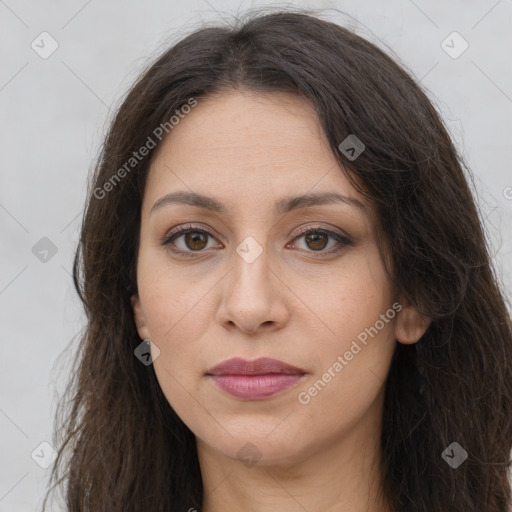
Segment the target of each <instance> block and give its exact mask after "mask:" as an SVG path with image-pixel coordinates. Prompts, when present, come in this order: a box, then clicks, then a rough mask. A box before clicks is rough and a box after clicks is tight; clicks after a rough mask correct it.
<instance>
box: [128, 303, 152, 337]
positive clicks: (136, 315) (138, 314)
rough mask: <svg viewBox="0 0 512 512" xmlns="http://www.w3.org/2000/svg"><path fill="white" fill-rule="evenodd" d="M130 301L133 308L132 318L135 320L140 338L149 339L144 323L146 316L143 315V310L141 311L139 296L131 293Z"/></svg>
mask: <svg viewBox="0 0 512 512" xmlns="http://www.w3.org/2000/svg"><path fill="white" fill-rule="evenodd" d="M131 302H132V310H133V320H134V322H135V326H136V327H137V332H138V333H139V336H140V338H141V339H143V340H147V339H150V337H149V329H148V327H147V325H146V316H145V315H144V311H142V306H141V304H140V299H139V296H138V295H137V294H134V295H132V296H131Z"/></svg>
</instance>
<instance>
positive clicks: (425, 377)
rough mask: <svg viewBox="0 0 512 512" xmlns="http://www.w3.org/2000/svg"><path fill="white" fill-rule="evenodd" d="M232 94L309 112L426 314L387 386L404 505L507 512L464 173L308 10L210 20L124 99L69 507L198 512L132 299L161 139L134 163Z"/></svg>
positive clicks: (86, 226)
mask: <svg viewBox="0 0 512 512" xmlns="http://www.w3.org/2000/svg"><path fill="white" fill-rule="evenodd" d="M233 89H245V90H250V91H254V92H260V93H267V92H273V91H284V92H288V93H290V94H298V95H301V96H302V97H304V98H307V99H308V100H309V101H310V102H311V103H312V104H313V105H314V107H315V110H316V112H317V113H318V116H319V119H320V122H321V124H322V127H323V130H324V131H325V134H326V136H327V139H328V141H329V143H330V146H331V149H332V151H333V153H334V154H335V155H336V158H337V159H338V161H339V163H340V172H344V173H345V174H346V175H347V177H348V179H350V180H351V183H352V184H353V185H354V186H355V187H356V189H357V190H358V191H360V192H361V193H362V194H364V195H365V196H366V197H367V198H368V200H369V201H371V202H372V204H374V205H375V207H376V209H377V212H378V223H379V225H378V230H379V233H380V237H381V240H382V241H384V242H385V243H386V244H387V245H388V246H389V248H390V261H391V266H392V283H393V286H394V290H395V293H396V294H397V296H399V297H403V298H404V300H406V301H407V302H408V303H410V304H412V305H414V306H415V307H416V309H417V310H418V311H419V312H420V313H422V314H424V315H426V316H428V317H430V318H432V323H431V325H430V327H429V328H428V330H427V331H426V333H425V334H424V336H423V337H422V338H421V339H420V341H419V342H418V343H415V344H412V345H404V344H401V343H398V342H397V343H396V349H395V352H394V356H393V360H392V363H391V367H390V371H389V374H388V378H387V381H386V383H385V404H384V413H383V414H384V417H383V428H382V434H381V449H382V467H381V470H382V474H383V476H384V489H383V490H382V492H383V493H385V496H386V497H387V500H389V503H390V504H391V506H392V507H393V510H394V511H397V512H447V511H452V510H458V511H464V512H505V511H509V510H510V507H511V488H510V481H509V475H508V470H509V468H510V465H511V459H510V455H511V449H512V322H511V319H510V313H509V311H508V309H507V304H506V302H505V298H504V293H503V292H502V291H500V288H501V287H502V285H501V283H500V282H499V280H498V278H497V276H496V271H495V270H494V269H493V266H492V262H491V258H490V254H489V249H488V245H489V244H488V241H487V238H486V235H485V233H484V231H483V227H482V226H483V221H482V220H481V218H480V214H479V211H478V209H477V207H476V205H475V199H474V197H473V193H472V191H471V188H470V185H469V182H470V180H472V178H471V174H470V172H469V170H468V168H467V167H468V166H467V165H466V164H465V163H464V161H463V158H462V157H461V156H460V154H459V153H458V151H457V150H456V148H455V147H454V145H453V143H452V141H451V139H450V136H449V134H448V131H447V129H446V127H445V125H444V123H443V121H442V119H441V118H440V115H439V114H438V112H437V111H436V109H435V108H434V106H433V104H432V103H431V101H430V100H429V99H428V97H427V94H426V93H425V91H424V90H423V89H422V87H421V85H420V84H419V83H418V82H417V81H415V80H414V79H413V78H412V76H411V73H410V72H408V71H406V68H405V66H404V65H403V64H399V61H398V59H396V58H392V57H390V56H388V54H387V53H385V52H384V51H383V50H381V49H379V48H378V47H377V46H376V45H374V44H373V43H370V42H369V41H368V40H366V39H365V38H363V37H360V36H358V35H356V34H355V32H354V31H352V30H351V29H348V28H344V27H342V26H339V25H338V24H336V23H333V22H329V21H326V20H324V19H322V18H321V17H319V16H315V15H312V14H311V11H305V10H299V11H297V10H293V11H291V10H284V11H282V10H281V11H278V12H273V13H264V12H256V14H254V12H252V13H251V14H250V15H249V16H247V14H246V15H245V17H244V16H241V17H240V16H239V17H238V18H237V19H236V20H235V22H234V23H233V24H232V25H230V26H227V25H226V26H203V27H201V28H200V29H198V30H196V31H194V32H193V33H191V34H190V35H187V36H186V37H184V38H183V39H181V40H180V41H179V42H177V43H176V44H174V45H173V46H172V47H171V48H167V49H166V50H165V52H164V53H162V54H161V55H160V56H159V57H158V58H157V59H156V61H154V62H153V63H152V64H150V65H148V66H147V68H146V70H145V71H144V72H143V73H142V75H141V76H140V77H139V78H138V79H137V81H136V83H135V85H133V87H132V88H131V89H130V90H129V92H128V94H127V95H126V97H125V98H124V100H123V102H122V104H121V106H120V107H119V108H118V110H117V112H116V114H115V116H114V118H113V120H112V123H111V125H110V129H109V132H108V135H107V136H106V139H105V141H104V144H103V146H102V149H101V153H100V155H99V158H98V162H97V164H96V167H95V171H94V174H93V176H91V181H90V182H89V189H88V198H87V203H86V208H85V212H84V217H83V222H82V228H81V235H80V241H79V245H78V247H77V251H76V255H75V261H74V269H73V278H74V284H75V287H76V290H77V292H78V294H79V296H80V298H81V301H82V302H83V306H84V308H85V312H86V315H87V324H86V327H85V329H84V332H83V335H82V336H81V338H80V344H79V347H78V349H77V351H76V357H75V359H74V368H73V373H72V377H71V379H70V382H69V387H68V389H67V391H66V394H65V396H64V397H62V399H61V402H60V403H59V407H58V409H57V413H56V421H57V420H58V421H60V423H59V424H58V428H57V429H56V431H55V433H54V443H55V445H56V446H57V447H58V457H57V459H56V463H55V465H54V468H53V470H52V474H51V481H50V484H51V483H52V482H53V480H55V484H54V485H53V486H52V489H53V488H55V487H57V486H59V488H60V487H62V486H63V484H64V483H65V494H64V495H65V502H66V506H67V510H68V511H69V512H82V511H84V512H85V511H91V512H99V511H108V512H121V511H122V512H126V511H130V512H147V511H149V510H151V511H152V512H168V511H171V510H172V511H178V510H188V509H190V508H191V507H194V508H195V509H197V510H199V511H200V510H201V504H202V500H203V485H202V481H201V473H200V467H199V463H198V459H197V450H196V444H195V437H194V435H193V433H192V432H191V431H190V430H189V429H188V427H187V426H186V425H185V424H184V423H183V422H182V421H181V419H180V418H179V417H178V416H177V414H176V413H175V412H174V410H173V409H172V407H171V406H170V405H169V403H168V402H167V400H166V398H165V396H164V394H163V393H162V391H161V389H160V386H159V384H158V382H157V379H156V375H155V372H154V369H153V366H152V365H149V366H145V365H143V364H141V362H140V361H139V360H138V359H137V358H136V357H135V356H134V349H135V348H136V347H137V346H138V345H139V344H140V343H141V340H140V338H139V336H138V334H137V330H136V327H135V324H134V320H133V314H132V306H131V302H130V297H131V295H132V294H134V293H136V291H137V283H136V258H137V252H138V236H139V229H140V210H141V203H142V197H143V194H144V186H145V182H146V177H147V174H148V169H149V167H150V164H151V161H152V156H153V155H154V152H155V149H150V150H149V153H148V155H147V156H146V157H145V158H141V159H140V161H137V162H136V165H133V166H132V167H133V168H132V167H130V168H129V169H128V168H127V167H126V162H128V161H130V158H133V153H134V151H137V150H138V149H139V148H141V147H142V146H144V145H145V144H146V143H147V141H148V137H151V136H152V134H154V131H155V129H156V128H157V127H159V126H160V125H161V124H162V123H165V122H167V121H168V120H169V118H170V116H172V115H173V113H175V111H176V110H178V109H180V108H181V107H183V105H185V104H186V103H187V102H189V101H190V99H191V98H195V99H196V100H197V101H198V102H200V101H201V98H204V97H206V96H208V95H209V94H212V93H216V92H226V93H229V91H230V90H233ZM351 134H355V135H356V136H357V138H359V139H360V140H361V141H362V142H363V143H364V145H365V147H366V149H365V150H364V152H363V153H362V154H361V155H360V156H359V157H358V158H357V159H355V160H352V159H349V158H348V157H347V156H346V155H345V154H344V153H343V152H342V151H340V150H339V145H340V143H341V142H342V141H344V140H345V139H346V137H347V136H348V135H351ZM157 147H158V146H157ZM132 163H133V161H132ZM123 166H125V167H124V168H125V171H126V172H119V170H120V169H121V168H123ZM114 175H116V176H117V177H118V178H119V179H116V180H115V181H113V177H114ZM107 183H110V185H107ZM452 442H457V443H459V445H461V446H462V447H463V448H464V449H465V450H466V451H467V453H468V458H467V460H466V461H465V462H464V463H463V464H462V465H460V466H459V467H458V468H457V469H453V468H452V467H450V465H449V464H447V463H446V462H445V460H443V457H442V453H443V451H444V450H445V449H446V448H447V447H448V446H449V445H450V444H451V443H452ZM66 455H67V456H66ZM50 491H51V489H50V490H49V491H48V493H47V495H46V497H45V500H44V503H43V512H44V510H45V505H46V501H47V499H48V494H49V492H50Z"/></svg>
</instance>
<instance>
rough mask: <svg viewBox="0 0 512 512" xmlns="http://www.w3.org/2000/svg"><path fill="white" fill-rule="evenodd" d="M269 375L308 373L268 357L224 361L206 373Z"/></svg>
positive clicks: (236, 358) (235, 358)
mask: <svg viewBox="0 0 512 512" xmlns="http://www.w3.org/2000/svg"><path fill="white" fill-rule="evenodd" d="M269 373H281V374H288V375H297V374H305V373H306V371H305V370H303V369H301V368H297V367H296V366H292V365H290V364H286V363H284V362H283V361H279V360H278V359H271V358H268V357H261V358H259V359H255V360H254V361H247V360H245V359H242V358H240V357H234V358H233V359H227V360H226V361H223V362H222V363H220V364H218V365H217V366H214V367H213V368H211V369H210V370H208V371H207V372H206V374H207V375H266V374H269Z"/></svg>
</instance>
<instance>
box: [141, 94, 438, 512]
mask: <svg viewBox="0 0 512 512" xmlns="http://www.w3.org/2000/svg"><path fill="white" fill-rule="evenodd" d="M340 142H341V141H340ZM176 191H187V192H195V193H200V194H204V195H207V196H212V197H214V198H215V199H217V200H218V201H219V202H221V203H222V204H223V205H224V206H225V208H226V212H225V213H215V212H211V211H207V210H204V209H200V208H198V207H196V206H191V205H184V204H167V205H164V206H162V207H161V208H158V209H156V210H154V211H153V212H152V213H151V208H152V207H153V205H154V204H155V203H156V201H157V200H158V199H160V198H161V197H162V196H164V195H166V194H168V193H170V192H176ZM324 191H326V192H337V193H340V194H343V195H345V196H349V197H351V198H356V199H358V200H359V201H360V202H361V203H362V204H363V206H364V207H363V208H358V207H355V206H353V205H351V204H344V203H335V204H323V205H315V206H309V207H304V208H301V209H298V210H294V211H291V212H289V213H287V214H285V215H282V214H281V215H279V214H275V213H274V211H273V208H274V203H275V202H276V201H278V200H279V199H282V198H284V197H288V196H295V195H300V194H304V193H307V192H324ZM187 223H194V224H195V225H197V226H194V228H195V229H198V228H199V229H203V230H204V229H206V230H210V231H211V232H212V233H213V235H214V236H213V237H212V236H209V235H205V237H204V238H199V240H197V238H196V239H194V238H190V236H188V238H187V235H181V236H179V237H178V238H177V239H175V240H174V244H175V248H176V249H177V250H179V249H181V250H182V251H187V254H191V257H187V256H186V255H185V256H180V255H179V254H176V253H173V252H172V251H171V249H170V246H169V245H167V246H166V245H162V242H163V241H164V239H165V238H166V236H167V235H168V234H169V232H171V231H172V230H173V229H174V228H176V227H178V226H183V225H185V224H187ZM306 227H308V228H313V227H319V228H322V229H325V230H329V231H332V232H334V233H340V234H342V235H343V234H345V235H348V236H349V238H350V239H351V240H352V242H353V245H344V244H339V243H338V242H337V241H336V240H335V239H334V238H332V237H331V236H328V237H327V236H325V235H324V236H323V237H320V239H319V240H314V239H313V240H310V239H308V237H307V236H304V235H303V234H301V233H298V229H299V228H306ZM195 236H196V237H197V236H198V234H197V233H196V235H195ZM248 236H251V237H253V239H255V240H256V241H257V244H259V246H260V248H261V250H262V252H261V254H260V255H259V256H258V257H257V258H256V259H255V260H254V261H252V262H250V263H249V262H247V261H246V260H244V259H243V258H242V257H241V256H240V255H239V253H237V251H236V248H237V247H238V246H240V244H242V242H243V241H244V239H245V238H246V237H248ZM242 246H243V244H242ZM256 247H257V246H256ZM336 248H339V249H340V250H339V251H337V252H333V251H335V250H336ZM194 249H196V250H195V251H194ZM315 249H316V250H315ZM251 251H254V247H253V248H252V249H251ZM322 253H323V254H327V256H324V257H322V256H321V254H322ZM251 254H252V253H251ZM137 283H138V295H134V296H133V297H132V303H133V310H134V319H135V322H136V325H137V326H138V332H139V335H140V337H141V338H142V339H149V340H151V342H152V343H153V344H154V345H155V346H156V347H158V349H159V350H160V354H159V356H158V357H157V358H156V359H155V360H154V363H153V364H154V370H155V373H156V376H157V378H158V382H159V384H160V386H161V388H162V390H163V393H164V394H165V396H166V398H167V399H168V401H169V403H170V405H171V406H172V407H173V408H174V409H175V411H176V412H177V413H178V415H179V416H180V417H181V419H182V420H183V421H184V423H185V424H186V425H187V426H188V427H189V428H190V429H191V430H192V432H193V433H194V434H195V436H196V440H197V447H198V455H199V462H200V466H201V472H202V478H203V485H204V489H205V492H204V496H205V497H204V502H203V510H204V511H205V512H220V511H235V510H246V511H258V512H262V511H265V512H266V511H275V510H280V511H289V512H292V511H293V512H295V511H302V512H303V511H304V510H307V511H309V512H314V511H323V512H325V511H328V512H334V511H342V510H343V511H347V510H350V511H351V512H363V511H379V512H382V511H386V510H389V508H388V505H387V504H386V503H385V502H384V501H383V500H381V499H380V498H379V495H378V490H379V486H380V484H381V479H382V475H381V474H380V472H379V469H378V461H379V456H380V451H379V436H380V432H381V426H382V425H381V418H382V410H383V398H384V381H385V378H386V375H387V373H388V371H389V366H390V362H391V357H392V355H393V351H394V349H395V346H396V343H397V341H398V342H400V343H415V342H416V341H418V340H419V338H420V337H421V336H422V335H423V333H424V332H425V330H426V328H427V327H428V324H429V319H425V318H423V317H421V316H420V315H419V314H418V313H417V312H416V310H415V309H414V308H412V307H411V306H409V305H407V304H404V303H401V305H402V309H401V311H400V312H399V313H398V314H397V315H396V316H395V317H394V318H393V319H388V322H386V323H385V325H384V327H383V328H382V329H380V330H379V332H378V334H377V335H375V336H374V337H373V338H371V337H369V338H368V342H367V345H366V346H363V345H361V344H360V343H359V345H361V346H362V347H363V348H362V350H361V351H360V352H358V353H357V354H356V355H354V356H353V358H352V359H351V360H350V361H347V364H346V365H344V366H343V369H342V370H341V371H339V372H334V375H335V376H334V377H332V378H331V380H330V382H328V383H327V384H326V385H325V387H323V388H322V389H321V391H319V392H317V394H316V395H315V396H313V397H311V399H310V401H309V402H308V403H307V404H304V403H301V402H300V401H299V400H298V395H299V393H300V392H304V391H307V390H308V389H309V388H311V386H312V385H313V384H314V383H315V382H317V381H318V379H321V378H322V375H323V374H324V373H325V372H327V371H328V369H329V368H332V366H333V363H335V362H336V361H337V360H338V359H337V358H338V356H340V355H341V356H343V355H344V354H345V352H347V351H348V350H349V349H350V347H351V344H352V342H353V341H354V340H357V336H358V335H359V334H360V333H361V332H363V331H365V329H366V328H369V327H370V326H374V325H375V323H376V321H377V320H379V318H381V317H380V315H381V314H385V313H386V311H387V310H389V309H390V308H392V305H393V303H395V302H400V298H399V297H395V296H394V293H393V289H392V287H391V284H390V279H389V276H388V275H387V273H386V272H385V269H384V265H383V262H382V258H381V256H380V253H379V247H378V245H377V241H376V236H375V211H374V209H373V207H371V206H370V205H369V204H368V203H367V202H365V200H364V198H363V196H361V195H360V194H358V193H357V191H356V190H355V189H354V188H353V186H352V185H351V184H350V182H349V181H348V180H347V178H346V177H345V175H344V174H343V171H342V170H341V168H340V165H339V163H338V161H337V160H336V159H335V157H334V155H333V154H332V151H331V149H330V147H329V145H328V142H327V139H326V137H325V134H324V133H323V131H322V129H321V126H320V124H319V122H318V120H317V118H316V114H315V111H314V109H313V107H312V106H311V105H310V104H309V103H308V102H307V101H306V100H305V99H303V98H300V97H298V96H294V95H289V94H286V93H271V94H270V93H269V94H262V93H250V92H248V91H225V92H223V93H221V94H217V95H216V96H209V97H207V98H201V99H200V100H199V102H198V105H197V107H195V108H194V109H193V110H192V111H191V112H190V113H189V114H188V115H187V116H186V117H185V118H184V119H182V120H181V121H180V123H179V124H178V125H177V126H175V127H174V129H173V130H172V132H170V134H169V136H168V137H167V138H166V139H164V140H163V141H162V143H161V145H160V147H159V149H158V152H157V154H156V155H155V158H154V159H153V162H152V165H151V169H150V173H149V176H148V181H147V186H146V190H145V195H144V198H143V204H142V218H141V230H140V248H139V254H138V261H137ZM235 356H238V357H242V358H245V359H249V360H253V359H256V358H259V357H272V358H275V359H279V360H281V361H284V362H286V363H288V364H291V365H294V366H297V367H299V368H302V369H304V370H305V371H306V372H307V373H306V375H305V376H304V377H303V378H302V380H301V381H300V382H299V383H298V384H297V385H295V386H293V387H292V388H289V389H288V390H286V391H284V392H282V393H280V394H278V395H275V396H273V397H271V398H267V399H265V400H259V401H253V400H243V399H238V398H233V397H231V396H229V395H227V394H225V393H224V392H223V391H221V390H220V389H219V388H218V387H217V386H216V385H215V384H214V383H213V382H212V380H211V378H210V377H208V376H206V375H205V373H206V371H207V370H208V369H209V368H211V367H212V366H214V365H216V364H218V363H220V362H221V361H224V360H226V359H229V358H231V357H235ZM331 375H332V370H331ZM247 443H250V445H248V444H247ZM240 450H242V451H241V452H240ZM250 450H253V451H254V452H255V455H254V460H256V459H257V461H256V464H254V465H252V464H251V463H247V460H246V461H245V462H244V460H242V455H243V454H244V453H246V452H247V451H250Z"/></svg>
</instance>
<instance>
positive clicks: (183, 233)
mask: <svg viewBox="0 0 512 512" xmlns="http://www.w3.org/2000/svg"><path fill="white" fill-rule="evenodd" d="M209 238H214V236H213V235H212V234H211V233H210V232H209V231H206V230H204V229H199V228H196V227H193V226H184V227H182V228H180V229H178V230H176V231H175V232H174V233H171V234H170V235H169V236H167V237H166V238H165V240H164V241H163V242H162V245H168V246H170V249H171V250H172V251H173V252H177V253H192V252H201V251H203V250H204V249H207V248H208V239H209Z"/></svg>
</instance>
